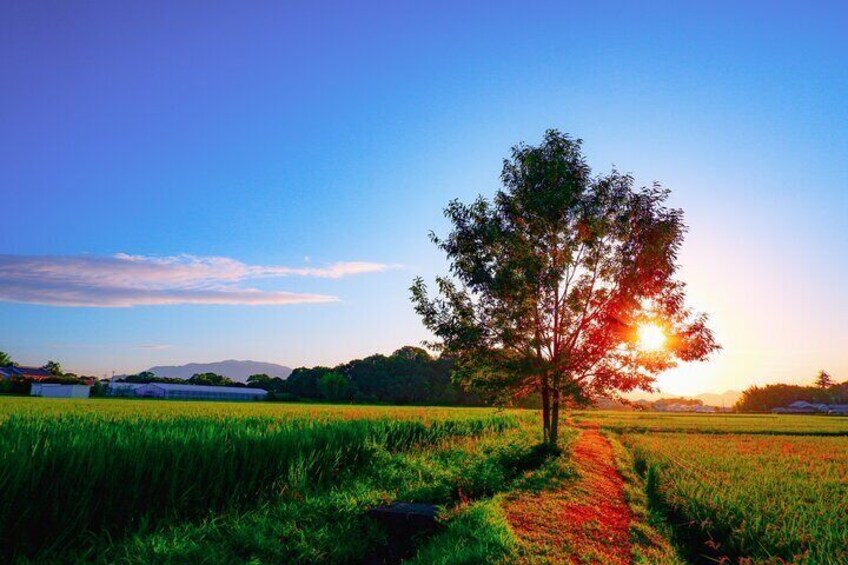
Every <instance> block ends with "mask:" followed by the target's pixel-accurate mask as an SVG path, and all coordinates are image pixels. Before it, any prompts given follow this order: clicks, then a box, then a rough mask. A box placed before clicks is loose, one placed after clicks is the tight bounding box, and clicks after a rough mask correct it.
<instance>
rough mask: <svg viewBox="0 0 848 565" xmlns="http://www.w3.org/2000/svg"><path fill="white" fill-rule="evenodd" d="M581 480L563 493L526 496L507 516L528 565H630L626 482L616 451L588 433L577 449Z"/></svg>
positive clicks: (575, 456)
mask: <svg viewBox="0 0 848 565" xmlns="http://www.w3.org/2000/svg"><path fill="white" fill-rule="evenodd" d="M572 461H573V463H574V466H575V468H576V469H577V472H578V473H579V478H578V479H577V481H576V482H574V483H569V484H568V485H567V486H566V487H564V488H562V489H560V490H553V491H542V492H528V493H522V494H520V495H519V496H518V497H516V498H514V499H512V500H511V501H509V502H508V503H507V504H506V506H505V511H506V515H507V518H508V520H509V523H510V525H511V526H512V528H513V531H514V532H515V534H516V536H517V537H518V538H519V540H520V541H521V544H522V546H523V547H524V550H525V559H524V561H525V562H530V563H539V562H542V563H604V564H610V565H618V564H627V563H630V562H631V561H632V559H631V548H630V532H629V527H630V521H631V519H632V514H631V512H630V508H629V507H628V506H627V502H626V501H625V499H624V492H623V480H622V478H621V475H620V474H619V472H618V470H617V469H616V467H615V462H614V460H613V452H612V446H611V445H610V443H609V441H607V439H606V438H605V437H604V436H602V435H601V434H600V433H598V431H597V430H596V429H584V430H583V431H582V432H581V433H580V436H579V437H578V438H577V440H576V442H575V443H574V446H573V451H572Z"/></svg>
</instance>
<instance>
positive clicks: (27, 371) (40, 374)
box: [0, 365, 53, 379]
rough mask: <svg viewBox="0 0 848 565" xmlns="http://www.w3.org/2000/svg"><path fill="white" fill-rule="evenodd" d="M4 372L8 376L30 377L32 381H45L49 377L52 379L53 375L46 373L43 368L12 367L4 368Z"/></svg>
mask: <svg viewBox="0 0 848 565" xmlns="http://www.w3.org/2000/svg"><path fill="white" fill-rule="evenodd" d="M0 370H2V372H3V373H4V374H6V375H9V376H10V377H12V376H20V377H29V378H31V379H44V378H47V377H52V376H53V373H51V372H50V371H45V370H44V369H42V368H41V367H20V366H15V365H12V366H10V367H3V368H2V369H0Z"/></svg>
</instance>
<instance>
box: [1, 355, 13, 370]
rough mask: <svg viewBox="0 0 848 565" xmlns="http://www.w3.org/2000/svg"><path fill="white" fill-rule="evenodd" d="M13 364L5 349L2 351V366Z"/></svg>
mask: <svg viewBox="0 0 848 565" xmlns="http://www.w3.org/2000/svg"><path fill="white" fill-rule="evenodd" d="M11 364H12V358H11V357H9V354H8V353H6V352H5V351H0V367H8V366H10V365H11Z"/></svg>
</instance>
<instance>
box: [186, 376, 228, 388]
mask: <svg viewBox="0 0 848 565" xmlns="http://www.w3.org/2000/svg"><path fill="white" fill-rule="evenodd" d="M188 384H192V385H207V386H233V385H234V384H236V382H235V381H233V380H232V379H230V378H229V377H224V376H222V375H219V374H217V373H195V374H193V375H192V376H191V377H190V378H189V379H188Z"/></svg>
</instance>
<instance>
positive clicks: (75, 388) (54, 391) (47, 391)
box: [29, 382, 91, 398]
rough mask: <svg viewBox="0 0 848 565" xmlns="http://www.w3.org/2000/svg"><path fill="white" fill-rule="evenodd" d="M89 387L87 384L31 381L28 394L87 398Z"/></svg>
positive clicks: (47, 396)
mask: <svg viewBox="0 0 848 565" xmlns="http://www.w3.org/2000/svg"><path fill="white" fill-rule="evenodd" d="M90 390H91V387H90V386H88V385H63V384H58V383H39V382H34V383H32V388H31V389H30V392H29V394H30V396H43V397H45V398H88V395H89V392H90Z"/></svg>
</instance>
